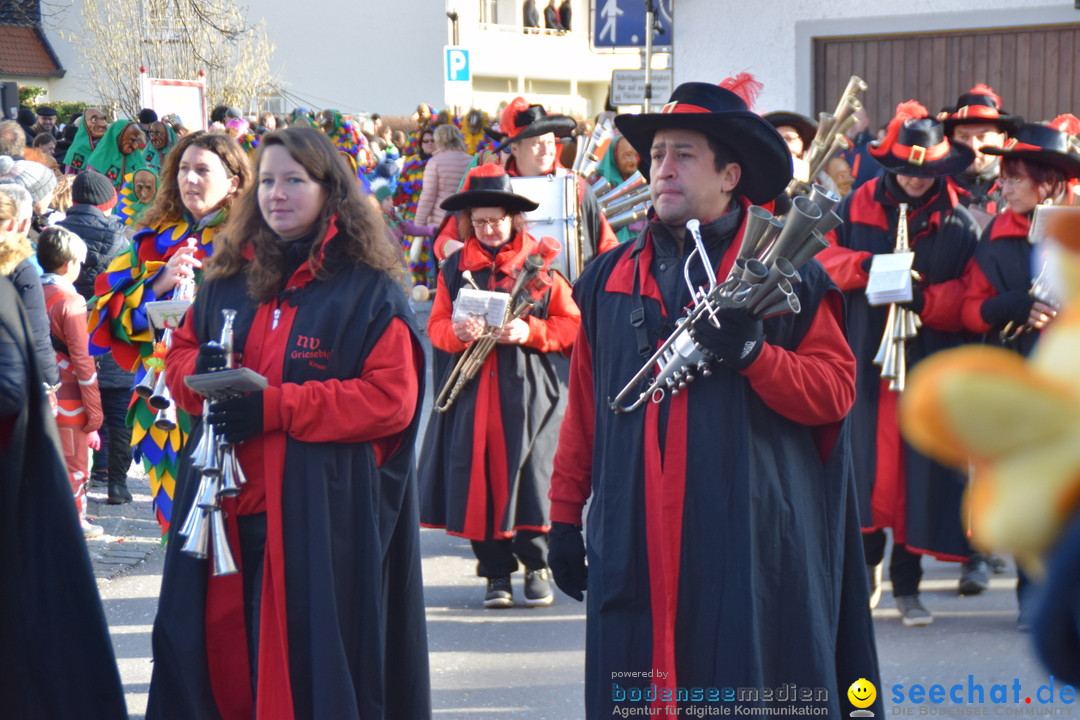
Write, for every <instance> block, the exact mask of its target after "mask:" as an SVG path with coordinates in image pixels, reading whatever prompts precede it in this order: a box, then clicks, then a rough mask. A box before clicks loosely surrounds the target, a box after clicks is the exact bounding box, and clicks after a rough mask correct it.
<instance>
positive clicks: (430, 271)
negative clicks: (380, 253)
mask: <svg viewBox="0 0 1080 720" xmlns="http://www.w3.org/2000/svg"><path fill="white" fill-rule="evenodd" d="M430 159H431V156H430V155H427V154H425V153H423V152H418V153H417V154H415V155H410V156H408V157H406V158H405V164H404V165H403V166H402V168H401V174H400V175H399V176H398V185H397V194H396V195H395V196H394V205H396V206H398V207H399V208H401V219H402V220H403V221H405V222H412V221H413V220H415V219H416V206H417V204H418V203H419V202H420V191H421V190H423V185H424V167H425V166H426V165H427V161H428V160H430ZM413 237H414V236H412V235H406V236H404V237H403V238H402V243H401V250H402V253H403V254H404V256H405V258H408V257H409V249H410V248H411V247H412V242H413ZM422 242H423V248H422V249H421V251H420V259H419V260H418V261H417V262H415V263H414V262H411V261H410V262H409V268H410V270H411V271H412V283H413V285H425V286H427V287H429V288H430V287H433V286H434V284H435V262H434V261H433V259H432V257H431V240H430V238H429V239H427V240H423V241H422Z"/></svg>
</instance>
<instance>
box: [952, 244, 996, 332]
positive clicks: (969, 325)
mask: <svg viewBox="0 0 1080 720" xmlns="http://www.w3.org/2000/svg"><path fill="white" fill-rule="evenodd" d="M983 242H990V241H989V240H983ZM963 278H964V281H965V282H964V304H963V306H962V308H961V311H960V315H961V317H962V318H963V321H964V327H965V328H966V329H967V331H968V332H973V333H985V332H990V324H989V323H988V322H986V321H985V320H983V316H982V306H983V303H984V302H986V301H987V300H989V299H990V298H992V297H997V294H998V291H997V288H995V287H994V286H993V285H991V284H990V280H989V279H988V278H987V277H986V273H984V272H983V271H982V268H980V267H979V263H977V262H975V260H974V258H973V259H971V260H969V261H968V265H967V267H966V268H964V275H963Z"/></svg>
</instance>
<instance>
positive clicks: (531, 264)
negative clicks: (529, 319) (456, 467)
mask: <svg viewBox="0 0 1080 720" xmlns="http://www.w3.org/2000/svg"><path fill="white" fill-rule="evenodd" d="M540 242H541V245H540V247H538V248H537V252H535V253H533V254H531V255H529V256H527V257H526V258H525V265H524V266H523V267H522V268H521V272H520V273H519V274H518V276H517V279H516V280H515V281H514V287H513V289H512V290H511V291H510V303H509V304H508V305H507V307H506V314H505V316H504V317H503V321H502V323H500V324H499V326H498V327H489V328H487V329H485V331H484V333H483V334H482V335H481V336H480V337H478V338H477V339H476V340H474V341H473V342H472V344H471V345H469V346H468V347H467V348H465V350H464V351H463V352H462V353H461V357H459V358H458V361H457V362H456V363H455V364H454V367H453V369H452V370H451V371H450V374H449V375H448V376H447V378H446V381H445V382H444V383H443V386H442V389H441V390H440V391H439V395H438V397H436V398H435V404H434V406H433V408H434V410H435V412H440V413H442V412H446V411H447V410H449V409H450V406H451V405H453V404H454V401H455V400H456V399H457V397H458V394H459V393H460V392H461V390H462V388H464V387H465V385H467V384H468V383H469V381H470V380H472V379H473V378H474V377H476V373H478V372H479V371H480V368H481V367H482V366H483V364H484V361H485V360H486V359H487V356H488V355H489V354H491V351H492V350H494V349H495V346H496V345H497V344H498V338H499V334H500V332H501V330H502V328H504V327H506V324H507V323H509V322H510V321H511V320H515V319H517V318H519V317H521V316H523V315H525V314H526V313H527V312H528V311H529V310H531V309H532V307H533V305H535V304H536V301H535V300H534V299H533V297H532V294H531V293H530V292H529V290H530V286H531V285H533V284H534V283H535V282H537V280H538V279H539V275H540V271H541V270H543V269H544V264H545V262H549V261H550V258H552V257H554V256H555V255H557V254H558V252H559V248H558V247H555V245H558V243H557V242H556V241H554V240H553V239H551V238H542V239H541V241H540Z"/></svg>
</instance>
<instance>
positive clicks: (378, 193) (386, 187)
mask: <svg viewBox="0 0 1080 720" xmlns="http://www.w3.org/2000/svg"><path fill="white" fill-rule="evenodd" d="M371 194H372V195H374V196H375V199H376V200H378V201H379V202H380V203H382V201H383V200H385V199H386V198H388V197H390V196H391V195H393V194H394V189H393V188H391V187H390V183H387V182H381V183H380V182H373V183H372V184H371Z"/></svg>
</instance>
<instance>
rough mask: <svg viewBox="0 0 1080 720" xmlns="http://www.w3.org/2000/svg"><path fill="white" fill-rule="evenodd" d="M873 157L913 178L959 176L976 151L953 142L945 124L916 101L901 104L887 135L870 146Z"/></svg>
mask: <svg viewBox="0 0 1080 720" xmlns="http://www.w3.org/2000/svg"><path fill="white" fill-rule="evenodd" d="M869 152H870V157H872V158H874V160H876V161H877V163H878V165H880V166H881V167H883V168H885V171H886V172H889V173H893V174H894V175H909V176H912V177H944V176H947V175H956V174H957V173H959V172H962V171H963V170H965V169H966V168H967V167H968V166H969V165H971V163H972V162H973V161H974V160H975V151H974V150H972V149H971V148H969V147H967V146H965V145H961V144H960V143H954V142H950V141H949V138H948V137H946V135H945V126H944V125H943V124H942V123H940V122H938V121H937V120H935V119H933V118H931V117H928V114H927V112H926V108H925V107H923V106H922V105H921V104H919V103H918V102H916V101H914V100H909V101H907V102H905V103H900V105H898V106H897V108H896V115H895V116H894V117H893V119H892V120H891V121H889V126H888V129H887V130H886V132H885V138H884V139H883V140H881V142H879V143H874V144H871V145H870V148H869Z"/></svg>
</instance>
